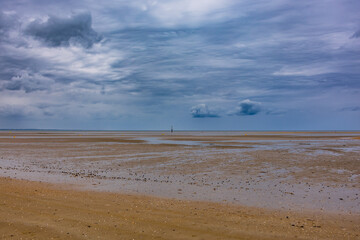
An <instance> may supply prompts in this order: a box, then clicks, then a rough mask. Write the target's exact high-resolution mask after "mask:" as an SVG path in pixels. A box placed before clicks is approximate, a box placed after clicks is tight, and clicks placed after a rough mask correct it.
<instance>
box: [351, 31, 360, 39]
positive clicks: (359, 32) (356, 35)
mask: <svg viewBox="0 0 360 240" xmlns="http://www.w3.org/2000/svg"><path fill="white" fill-rule="evenodd" d="M350 38H360V30H357V31H356V32H355V33H354V34H353V35H352V36H351V37H350Z"/></svg>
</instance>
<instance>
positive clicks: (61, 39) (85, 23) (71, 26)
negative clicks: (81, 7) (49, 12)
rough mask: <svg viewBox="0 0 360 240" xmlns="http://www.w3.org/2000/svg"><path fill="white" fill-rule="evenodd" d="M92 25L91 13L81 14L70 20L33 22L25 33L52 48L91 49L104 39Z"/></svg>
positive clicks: (57, 19)
mask: <svg viewBox="0 0 360 240" xmlns="http://www.w3.org/2000/svg"><path fill="white" fill-rule="evenodd" d="M91 24H92V19H91V15H90V14H89V13H81V14H78V15H73V16H71V17H69V18H59V17H56V16H50V17H49V19H48V20H47V21H46V22H41V21H40V20H35V21H33V22H31V23H30V24H29V26H28V27H27V28H26V29H25V32H26V33H27V34H29V35H31V36H34V37H35V38H36V39H39V40H42V41H44V42H45V43H46V44H47V45H49V46H51V47H59V46H69V45H70V44H75V45H76V44H79V45H81V46H83V47H84V48H90V47H92V45H93V44H94V43H97V42H99V41H100V40H101V39H102V37H101V36H100V35H99V34H98V33H97V32H95V30H94V29H93V28H92V27H91Z"/></svg>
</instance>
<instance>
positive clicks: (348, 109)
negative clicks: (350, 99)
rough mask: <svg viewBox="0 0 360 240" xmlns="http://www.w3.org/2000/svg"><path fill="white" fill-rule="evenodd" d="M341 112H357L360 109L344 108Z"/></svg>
mask: <svg viewBox="0 0 360 240" xmlns="http://www.w3.org/2000/svg"><path fill="white" fill-rule="evenodd" d="M341 111H351V112H356V111H360V107H345V108H342V109H341Z"/></svg>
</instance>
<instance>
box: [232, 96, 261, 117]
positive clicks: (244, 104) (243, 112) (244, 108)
mask: <svg viewBox="0 0 360 240" xmlns="http://www.w3.org/2000/svg"><path fill="white" fill-rule="evenodd" d="M260 111H261V104H260V103H258V102H254V101H251V100H249V99H246V100H244V101H241V102H239V106H238V107H237V108H236V110H235V111H234V112H233V113H231V114H234V115H237V116H247V115H256V114H258V113H259V112H260Z"/></svg>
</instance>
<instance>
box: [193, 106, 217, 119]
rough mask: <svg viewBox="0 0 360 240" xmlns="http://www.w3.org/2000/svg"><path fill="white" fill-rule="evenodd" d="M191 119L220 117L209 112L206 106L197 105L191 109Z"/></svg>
mask: <svg viewBox="0 0 360 240" xmlns="http://www.w3.org/2000/svg"><path fill="white" fill-rule="evenodd" d="M190 112H191V115H192V117H193V118H214V117H215V118H217V117H220V116H219V115H218V114H217V113H216V112H214V111H212V110H209V108H208V106H207V105H206V104H199V105H196V106H193V107H192V108H191V111H190Z"/></svg>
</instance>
